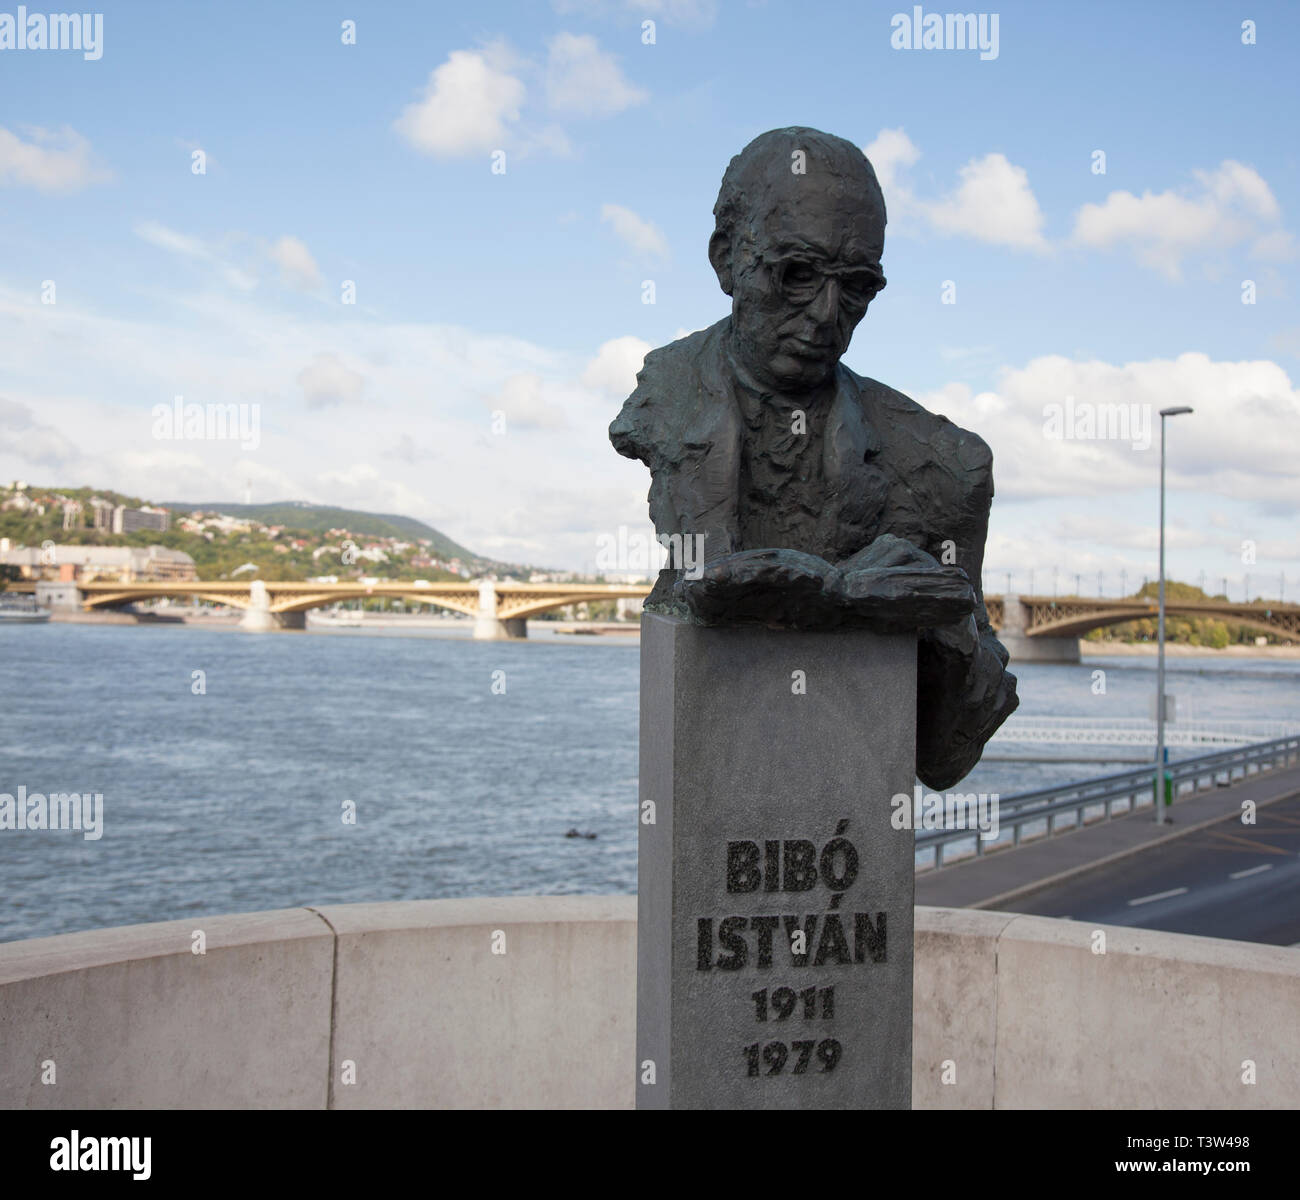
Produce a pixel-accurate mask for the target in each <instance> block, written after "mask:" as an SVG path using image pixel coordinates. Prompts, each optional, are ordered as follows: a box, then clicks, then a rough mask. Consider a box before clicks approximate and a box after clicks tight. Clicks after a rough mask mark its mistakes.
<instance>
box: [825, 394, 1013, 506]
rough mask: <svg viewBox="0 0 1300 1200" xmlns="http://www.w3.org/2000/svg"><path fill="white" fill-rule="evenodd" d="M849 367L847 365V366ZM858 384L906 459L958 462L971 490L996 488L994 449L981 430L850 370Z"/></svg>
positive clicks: (869, 410) (874, 415) (920, 465)
mask: <svg viewBox="0 0 1300 1200" xmlns="http://www.w3.org/2000/svg"><path fill="white" fill-rule="evenodd" d="M845 369H846V370H847V368H845ZM848 373H849V375H850V376H851V377H852V379H853V381H854V383H855V384H856V385H857V388H858V392H859V395H860V396H861V398H862V402H863V406H864V408H865V410H866V412H867V416H868V419H869V420H871V421H872V423H873V424H875V425H877V426H880V425H883V426H884V427H885V428H884V429H882V430H881V432H882V433H883V434H885V435H886V438H885V440H886V442H887V443H893V444H894V445H895V446H896V447H897V449H898V451H899V453H901V454H902V455H903V456H904V457H905V458H906V459H909V460H915V465H916V467H918V468H923V467H924V466H925V465H926V464H927V463H928V462H931V461H933V460H934V459H935V458H939V459H941V460H945V461H946V462H949V463H955V464H956V465H957V466H959V467H961V468H962V471H963V473H964V474H962V473H954V477H955V478H957V479H958V480H960V481H961V482H962V483H963V484H964V486H965V488H967V489H969V490H983V489H984V488H986V487H987V488H988V490H989V494H990V496H991V495H992V488H993V451H992V450H990V449H989V444H988V443H987V442H986V441H985V440H984V439H983V438H982V437H980V435H979V434H978V433H973V432H971V430H969V429H963V428H962V427H961V426H960V425H958V424H956V423H955V422H953V421H950V420H949V419H948V418H947V417H945V416H943V415H942V414H940V413H934V412H931V411H930V410H929V409H928V408H925V407H924V406H922V405H920V404H918V403H917V402H916V401H915V400H913V399H912V398H911V397H910V396H907V395H904V394H903V393H902V392H900V391H898V390H897V389H896V388H891V387H889V386H888V385H887V384H884V383H881V382H880V381H879V380H877V379H868V378H867V377H866V376H864V375H858V374H856V373H855V372H853V371H849V372H848Z"/></svg>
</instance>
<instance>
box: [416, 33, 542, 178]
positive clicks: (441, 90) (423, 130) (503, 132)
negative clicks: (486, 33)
mask: <svg viewBox="0 0 1300 1200" xmlns="http://www.w3.org/2000/svg"><path fill="white" fill-rule="evenodd" d="M514 70H516V62H515V59H514V56H513V55H512V54H511V53H510V52H509V51H508V50H507V49H506V47H505V46H504V45H503V44H502V43H499V42H498V43H494V44H493V45H491V46H489V47H487V48H486V49H484V50H481V51H479V50H453V51H452V52H451V54H449V55H448V56H447V61H446V62H445V63H443V64H442V65H441V66H440V67H437V68H435V69H434V71H433V73H432V74H431V75H430V76H429V82H428V84H427V85H426V87H425V94H424V98H423V99H422V100H420V101H418V102H417V103H415V104H410V105H407V107H406V108H405V109H403V110H402V115H401V116H400V117H398V119H397V122H396V129H397V131H398V132H399V133H400V134H401V135H402V136H403V137H405V138H406V140H407V141H409V142H410V143H411V144H412V145H413V146H415V147H416V149H418V150H422V151H424V152H425V153H426V154H431V155H433V156H434V157H435V158H454V157H457V156H459V155H465V154H477V153H483V152H490V151H492V150H497V149H500V148H502V147H503V146H504V145H506V144H507V142H508V141H509V140H510V134H511V128H512V126H513V125H514V124H515V123H516V122H517V121H518V120H519V113H520V109H521V107H522V105H523V102H524V96H525V92H526V89H525V87H524V84H523V81H522V80H521V79H519V78H518V77H517V75H515V74H513V73H512V72H513V71H514Z"/></svg>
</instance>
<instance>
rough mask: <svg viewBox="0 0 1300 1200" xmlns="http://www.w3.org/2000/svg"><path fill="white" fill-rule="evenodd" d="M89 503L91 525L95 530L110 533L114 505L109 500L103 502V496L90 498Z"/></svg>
mask: <svg viewBox="0 0 1300 1200" xmlns="http://www.w3.org/2000/svg"><path fill="white" fill-rule="evenodd" d="M89 503H90V511H91V522H90V523H91V525H92V526H93V527H94V528H95V529H102V530H103V531H104V532H105V533H112V532H113V510H114V508H115V507H116V505H115V504H114V503H113V502H112V501H111V500H105V499H104V497H103V496H91V498H90V501H89Z"/></svg>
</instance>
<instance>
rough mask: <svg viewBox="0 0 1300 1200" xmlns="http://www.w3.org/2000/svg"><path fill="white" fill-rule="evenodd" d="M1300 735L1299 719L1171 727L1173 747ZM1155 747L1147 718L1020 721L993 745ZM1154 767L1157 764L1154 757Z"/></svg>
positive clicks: (1167, 739)
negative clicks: (1297, 722)
mask: <svg viewBox="0 0 1300 1200" xmlns="http://www.w3.org/2000/svg"><path fill="white" fill-rule="evenodd" d="M1296 734H1300V725H1297V724H1296V722H1294V721H1201V720H1180V721H1178V722H1176V723H1175V724H1166V726H1165V745H1167V746H1243V745H1249V744H1252V743H1255V742H1263V741H1269V740H1276V739H1277V738H1284V737H1292V736H1294V735H1296ZM1043 742H1046V743H1052V744H1056V745H1070V744H1075V743H1083V744H1086V745H1100V746H1154V745H1155V744H1156V723H1155V721H1154V720H1148V719H1146V718H1142V717H1120V718H1104V717H1102V718H1092V717H1020V716H1014V717H1011V718H1010V719H1009V720H1008V721H1006V722H1005V723H1004V724H1003V726H1002V728H1001V729H999V730H998V731H997V733H996V734H995V735H994V737H993V739H992V740H991V742H990V745H998V744H1002V743H1010V744H1012V745H1015V744H1023V745H1031V744H1037V743H1043ZM1151 765H1152V767H1153V768H1154V766H1155V761H1154V757H1153V759H1152V764H1151Z"/></svg>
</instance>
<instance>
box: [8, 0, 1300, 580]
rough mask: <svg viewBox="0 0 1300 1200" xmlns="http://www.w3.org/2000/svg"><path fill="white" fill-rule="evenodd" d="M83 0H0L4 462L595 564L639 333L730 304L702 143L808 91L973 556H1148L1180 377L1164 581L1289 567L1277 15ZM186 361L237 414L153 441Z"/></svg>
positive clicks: (1288, 249)
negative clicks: (965, 516) (982, 501)
mask: <svg viewBox="0 0 1300 1200" xmlns="http://www.w3.org/2000/svg"><path fill="white" fill-rule="evenodd" d="M28 8H29V9H30V10H31V11H32V12H40V13H44V12H46V11H52V10H46V9H44V8H41V7H39V6H38V5H28ZM96 11H97V12H98V13H101V14H102V21H101V22H100V23H99V28H100V30H101V35H100V37H99V38H98V39H97V41H96V44H95V48H94V50H93V51H91V52H90V57H88V56H87V51H86V50H85V48H84V47H83V48H82V49H81V50H77V49H32V48H24V49H19V48H16V47H14V48H9V46H10V43H9V42H7V41H6V36H5V24H6V22H5V14H10V15H13V16H14V17H16V16H17V13H18V6H17V5H15V4H10V3H8V0H0V479H3V480H4V481H6V482H8V481H10V480H13V479H25V480H28V481H30V482H33V483H39V484H45V485H51V486H58V485H62V486H91V487H101V488H112V489H116V490H119V491H122V492H126V493H128V494H133V495H138V496H141V497H142V498H145V499H151V500H155V501H163V500H166V501H195V502H198V501H212V500H223V499H224V500H229V501H243V500H244V499H245V498H246V497H247V496H251V498H252V499H253V500H254V501H255V502H258V501H278V500H307V501H312V502H316V503H322V504H338V505H343V506H347V507H352V508H360V509H366V510H370V511H379V512H395V513H402V514H405V515H409V516H413V517H418V518H420V519H422V520H425V521H427V522H429V523H430V524H432V525H434V526H436V527H437V528H439V529H441V530H442V531H443V532H444V533H446V534H448V535H449V536H451V537H452V538H454V539H455V540H456V541H458V542H460V543H461V544H463V545H466V546H468V547H470V548H471V549H473V550H474V551H476V552H477V553H480V554H484V555H490V556H492V557H495V558H498V559H504V560H509V561H514V562H526V563H533V564H538V565H545V566H549V567H554V568H561V569H573V570H593V569H595V568H596V566H597V564H598V562H601V561H602V560H601V559H600V552H601V549H602V547H603V546H606V545H608V543H609V540H610V539H613V538H617V537H618V534H619V531H620V529H622V530H625V531H627V533H628V535H629V536H630V537H633V538H635V536H636V535H638V534H641V535H647V534H649V533H650V532H652V531H651V529H650V526H649V522H648V518H647V513H646V502H645V497H646V490H647V487H648V484H649V475H648V472H647V471H646V469H645V468H644V467H643V466H642V465H641V464H639V463H636V462H632V461H629V460H625V459H622V458H620V457H618V455H616V454H615V452H614V451H613V449H612V448H611V447H610V445H609V442H608V438H607V433H606V430H607V426H608V424H609V421H610V420H611V419H612V418H613V417H614V415H615V414H616V413H617V412H618V409H619V407H620V406H621V404H622V401H623V399H624V398H625V397H626V396H627V394H628V393H629V392H630V391H631V389H632V387H633V386H634V383H635V379H634V377H635V373H636V370H637V369H638V367H639V366H640V362H641V359H642V356H643V355H644V354H645V352H646V351H647V350H649V349H651V348H653V347H656V346H661V345H664V344H665V343H667V342H670V341H672V340H674V339H675V338H677V337H681V336H684V335H685V334H686V333H688V332H690V331H692V330H695V329H700V328H704V327H706V326H708V325H710V324H712V323H713V322H715V321H717V320H718V319H720V318H721V317H723V316H725V315H726V314H727V312H728V308H729V301H728V299H727V297H726V296H724V295H723V294H722V292H721V291H720V290H719V288H718V284H717V280H716V278H715V276H714V275H713V272H712V270H711V268H710V266H709V263H708V259H707V256H706V248H707V244H708V239H709V235H710V233H711V232H712V224H713V218H712V207H713V202H714V199H715V198H716V194H717V188H718V184H719V181H720V179H721V176H722V172H723V170H724V169H725V167H726V165H727V162H728V161H729V159H730V158H731V156H732V155H734V154H736V153H737V152H738V151H739V150H740V149H741V148H742V147H743V146H744V145H745V144H746V143H747V142H748V141H750V140H751V139H752V138H753V137H754V136H756V135H757V134H759V133H761V132H763V131H764V130H766V129H770V128H775V127H779V126H786V125H811V126H815V127H817V128H821V129H825V130H827V131H829V132H831V133H835V134H838V135H840V136H842V137H845V138H848V139H849V140H851V141H853V142H854V143H855V144H857V145H859V146H861V147H862V148H863V149H864V151H865V152H866V153H867V155H868V157H869V158H870V159H871V161H872V163H873V164H874V166H875V169H876V172H877V175H878V177H879V178H880V181H881V185H882V188H883V190H884V194H885V199H886V204H887V207H888V214H889V224H888V231H887V235H886V242H885V254H884V260H883V263H884V270H885V274H886V276H887V277H888V280H889V283H888V286H887V287H886V289H885V290H884V291H883V292H882V293H881V294H880V296H879V297H878V298H877V299H876V300H875V302H874V303H873V304H872V306H871V309H870V311H869V312H868V313H867V315H866V317H865V319H864V320H863V322H862V324H861V325H860V326H859V327H858V330H857V333H856V334H855V336H854V340H853V344H852V346H851V347H850V349H849V352H848V354H847V355H846V357H845V360H844V361H845V363H846V364H847V365H848V366H849V367H851V368H852V369H854V370H855V371H858V372H859V373H861V374H863V375H867V376H870V377H871V378H874V379H879V380H881V381H882V382H885V383H887V384H889V385H890V386H892V387H895V388H897V389H899V390H901V391H903V392H905V393H907V394H908V395H910V396H911V397H912V398H913V399H915V400H917V401H918V402H920V403H921V404H923V405H925V406H926V407H927V408H930V409H932V410H935V411H938V412H941V413H943V414H944V415H946V416H948V417H950V418H952V419H953V420H954V421H956V422H957V423H958V424H959V425H962V426H963V427H965V428H967V429H971V430H973V431H975V432H976V433H978V434H979V435H980V436H981V437H983V438H984V439H985V440H986V441H987V442H988V443H989V445H990V446H991V448H992V450H993V456H994V478H995V486H996V497H995V499H994V503H993V511H992V516H991V520H990V528H989V539H988V546H987V552H986V558H985V585H986V588H987V590H989V591H990V592H1002V591H1004V590H1005V589H1006V588H1007V586H1008V583H1009V584H1010V586H1011V587H1012V589H1013V590H1016V591H1020V592H1028V591H1030V590H1033V591H1035V592H1038V593H1044V592H1045V593H1047V594H1051V592H1052V590H1053V588H1054V587H1055V588H1056V589H1057V590H1059V591H1060V592H1061V593H1062V594H1065V593H1067V592H1073V591H1074V590H1075V588H1076V586H1078V588H1079V590H1080V591H1082V593H1083V594H1085V595H1095V594H1097V592H1098V589H1099V588H1100V589H1102V590H1103V591H1104V592H1105V593H1107V594H1112V595H1114V594H1118V593H1119V591H1120V589H1121V585H1122V584H1123V585H1125V586H1126V587H1127V590H1128V591H1132V590H1133V589H1134V588H1135V587H1137V586H1138V585H1139V584H1140V583H1141V582H1142V580H1143V578H1145V577H1150V578H1154V577H1155V574H1156V565H1157V523H1158V522H1157V519H1158V479H1159V425H1160V420H1159V418H1158V417H1157V416H1155V415H1154V414H1155V413H1156V412H1157V411H1158V410H1159V409H1160V408H1162V407H1168V406H1172V405H1190V406H1192V407H1193V408H1194V410H1195V411H1194V412H1193V413H1192V414H1191V415H1185V416H1179V417H1176V418H1172V419H1170V420H1169V422H1168V482H1167V486H1168V493H1167V503H1168V522H1167V531H1168V532H1167V537H1168V564H1169V574H1170V575H1172V576H1173V577H1175V578H1181V579H1184V580H1187V581H1189V582H1193V583H1199V582H1201V580H1202V578H1203V579H1204V582H1205V586H1206V587H1207V589H1208V590H1210V591H1219V590H1221V589H1222V587H1223V581H1224V580H1225V579H1226V580H1227V582H1228V591H1229V594H1230V596H1231V597H1232V598H1233V599H1240V598H1241V596H1242V595H1243V590H1244V588H1245V587H1246V586H1247V584H1249V587H1250V592H1251V594H1252V595H1254V596H1265V597H1270V598H1277V597H1278V596H1279V594H1283V593H1284V594H1285V596H1286V598H1287V599H1288V600H1292V601H1294V600H1297V599H1300V531H1298V530H1297V521H1296V514H1297V511H1300V469H1298V466H1297V460H1298V459H1300V390H1297V385H1296V383H1295V379H1296V375H1297V372H1298V371H1300V309H1298V308H1297V304H1296V282H1295V272H1296V267H1297V263H1298V262H1300V257H1298V254H1300V243H1297V238H1296V232H1297V229H1298V228H1300V219H1298V212H1300V139H1298V138H1297V137H1296V116H1297V113H1300V82H1298V81H1297V72H1296V70H1295V63H1296V61H1297V56H1298V53H1300V5H1295V4H1289V3H1252V4H1251V5H1250V6H1248V8H1242V7H1240V6H1237V5H1230V4H1223V3H1205V2H1197V0H1184V2H1182V3H1179V4H1172V3H1164V2H1154V0H1148V2H1141V0H1138V2H1132V3H1127V2H1126V3H1108V2H1105V0H1089V2H1088V3H1078V4H1071V3H1064V2H1058V0H1050V2H1047V3H1043V2H1037V3H1000V4H999V6H998V10H997V13H996V14H992V13H986V14H984V15H985V16H986V17H989V18H991V17H992V16H993V15H996V17H997V39H996V49H995V48H994V45H993V43H992V39H991V38H990V39H986V47H985V49H984V50H981V49H979V48H961V47H956V46H952V47H947V48H930V49H926V48H919V49H908V48H903V47H902V46H901V45H900V44H899V43H901V42H903V40H904V39H903V33H904V31H905V29H906V31H907V32H910V26H911V23H912V19H913V15H914V9H913V6H906V7H902V6H900V5H899V4H897V3H896V2H892V0H891V2H890V3H884V4H880V3H873V2H858V3H843V4H839V3H820V4H818V5H816V6H809V5H806V4H800V3H745V2H743V0H737V2H734V3H732V2H728V0H716V2H711V0H635V2H634V3H629V2H626V0H554V2H553V3H550V4H548V3H545V2H544V0H536V2H533V3H518V4H509V3H490V2H484V3H478V4H473V5H465V4H462V3H441V2H433V3H413V2H412V3H401V2H397V0H392V2H388V3H383V4H367V5H359V4H356V3H355V2H354V3H345V4H335V3H328V2H313V3H291V2H280V3H277V4H275V5H262V4H245V3H238V2H234V0H223V2H222V3H220V4H215V3H214V4H205V3H193V4H183V5H182V4H173V3H151V2H146V0H138V2H134V3H105V4H102V5H101V6H100V8H99V9H98V10H96ZM949 11H962V12H965V11H970V10H967V9H961V10H948V9H942V8H932V7H928V6H923V8H922V17H923V18H924V16H925V15H926V14H934V13H937V14H940V15H943V14H946V13H948V12H949ZM1243 22H1246V23H1247V24H1246V25H1243ZM95 28H96V24H95V22H94V20H93V19H92V23H91V25H90V29H91V32H92V35H93V33H94V30H95ZM985 28H986V30H987V31H989V32H990V33H991V30H992V26H991V24H990V23H989V22H986V25H985ZM647 285H652V286H651V287H647ZM648 299H652V300H653V303H647V300H648ZM178 396H179V397H183V403H184V404H187V405H188V404H196V405H200V406H206V405H215V404H244V405H248V406H250V408H249V409H248V410H246V411H247V412H248V413H250V414H255V417H256V422H257V436H256V438H249V437H243V438H230V437H227V438H215V437H214V438H207V437H205V438H198V437H192V436H191V437H186V436H181V437H169V436H166V434H167V432H168V431H167V430H166V428H165V426H162V425H160V420H159V416H158V412H159V409H158V406H160V405H163V406H168V407H169V408H170V407H171V406H172V405H173V404H174V402H175V397H178ZM1106 406H1112V407H1111V408H1110V409H1109V412H1110V414H1111V417H1112V418H1115V417H1116V416H1117V415H1119V414H1120V413H1121V411H1122V414H1123V416H1124V417H1125V418H1127V419H1128V420H1129V422H1130V423H1129V425H1128V427H1127V428H1123V429H1120V428H1118V427H1116V426H1114V425H1109V426H1108V425H1107V422H1106V420H1105V414H1106V412H1107V408H1106ZM1113 406H1122V409H1121V408H1119V407H1113ZM1093 416H1099V417H1100V418H1101V420H1100V427H1101V428H1100V431H1101V432H1102V433H1107V434H1110V435H1112V436H1102V437H1098V436H1093V435H1095V433H1096V432H1098V429H1097V425H1096V423H1093V422H1092V421H1091V418H1092V417H1093ZM1067 418H1068V419H1067ZM1090 424H1091V425H1092V429H1091V434H1090V428H1089V427H1090ZM181 432H182V434H183V433H184V430H183V429H182V431H181ZM1120 434H1122V435H1123V436H1115V435H1120ZM1076 435H1078V436H1076ZM630 565H632V566H635V565H636V564H635V563H631V564H630ZM1008 573H1010V574H1009V575H1008ZM1202 573H1203V574H1202Z"/></svg>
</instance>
